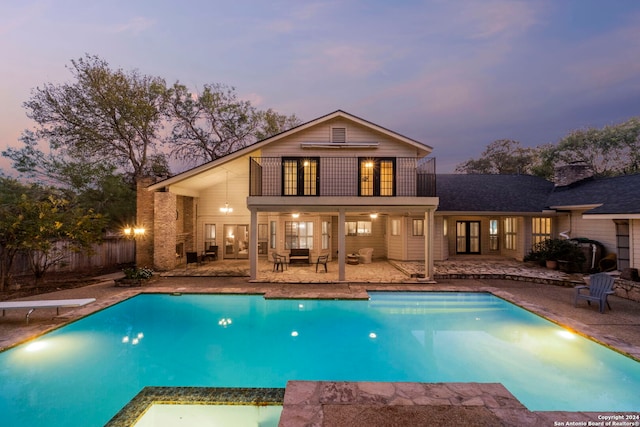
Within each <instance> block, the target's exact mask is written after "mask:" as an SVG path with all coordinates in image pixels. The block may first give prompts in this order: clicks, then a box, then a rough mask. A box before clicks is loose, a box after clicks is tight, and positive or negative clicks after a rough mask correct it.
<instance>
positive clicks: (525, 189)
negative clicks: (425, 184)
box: [436, 174, 553, 213]
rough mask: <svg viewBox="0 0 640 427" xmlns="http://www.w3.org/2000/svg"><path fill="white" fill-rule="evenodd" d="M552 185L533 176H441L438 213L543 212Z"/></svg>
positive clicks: (437, 180)
mask: <svg viewBox="0 0 640 427" xmlns="http://www.w3.org/2000/svg"><path fill="white" fill-rule="evenodd" d="M552 191H553V183H551V182H549V181H547V180H546V179H544V178H540V177H536V176H532V175H482V174H439V175H437V177H436V195H437V196H438V197H439V198H440V205H439V206H438V211H449V212H503V213H504V212H514V213H516V212H520V213H525V212H530V213H534V212H542V211H543V210H545V209H546V208H547V206H548V199H549V196H550V194H551V192H552Z"/></svg>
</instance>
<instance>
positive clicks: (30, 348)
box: [25, 341, 47, 353]
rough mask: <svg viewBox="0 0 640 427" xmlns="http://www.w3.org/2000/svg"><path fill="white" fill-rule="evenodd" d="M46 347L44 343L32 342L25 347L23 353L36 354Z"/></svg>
mask: <svg viewBox="0 0 640 427" xmlns="http://www.w3.org/2000/svg"><path fill="white" fill-rule="evenodd" d="M46 347H47V343H46V342H44V341H36V342H32V343H31V344H29V345H28V346H26V347H25V351H28V352H30V353H33V352H36V351H40V350H43V349H45V348H46Z"/></svg>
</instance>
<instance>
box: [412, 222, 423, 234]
mask: <svg viewBox="0 0 640 427" xmlns="http://www.w3.org/2000/svg"><path fill="white" fill-rule="evenodd" d="M413 235H414V236H424V219H414V220H413Z"/></svg>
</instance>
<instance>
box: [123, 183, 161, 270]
mask: <svg viewBox="0 0 640 427" xmlns="http://www.w3.org/2000/svg"><path fill="white" fill-rule="evenodd" d="M151 184H153V179H151V178H143V179H141V180H139V181H138V182H137V184H136V224H129V225H131V226H140V227H144V229H145V236H144V238H143V239H138V240H137V241H136V243H135V254H136V255H135V258H136V265H137V266H138V267H144V266H148V267H149V266H153V265H154V262H153V258H154V254H153V250H154V245H153V239H154V230H155V217H154V194H155V193H152V192H150V191H147V187H148V186H149V185H151Z"/></svg>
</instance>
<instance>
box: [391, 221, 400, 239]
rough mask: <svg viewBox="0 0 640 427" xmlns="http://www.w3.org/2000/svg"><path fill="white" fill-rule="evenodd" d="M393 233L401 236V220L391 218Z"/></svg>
mask: <svg viewBox="0 0 640 427" xmlns="http://www.w3.org/2000/svg"><path fill="white" fill-rule="evenodd" d="M391 235H392V236H399V235H400V220H399V219H392V220H391Z"/></svg>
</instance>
